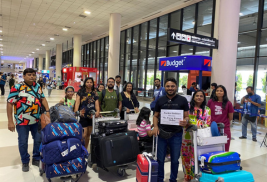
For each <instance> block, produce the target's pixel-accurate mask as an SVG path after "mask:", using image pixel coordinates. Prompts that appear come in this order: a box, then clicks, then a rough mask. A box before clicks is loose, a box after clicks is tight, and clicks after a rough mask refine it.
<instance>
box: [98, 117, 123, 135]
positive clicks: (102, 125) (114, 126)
mask: <svg viewBox="0 0 267 182" xmlns="http://www.w3.org/2000/svg"><path fill="white" fill-rule="evenodd" d="M98 130H99V134H105V135H106V136H108V135H111V134H114V133H121V132H127V130H128V123H127V121H125V120H120V121H99V122H98Z"/></svg>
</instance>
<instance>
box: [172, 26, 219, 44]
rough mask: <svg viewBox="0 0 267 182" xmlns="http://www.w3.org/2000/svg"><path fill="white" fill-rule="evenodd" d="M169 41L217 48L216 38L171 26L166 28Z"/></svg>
mask: <svg viewBox="0 0 267 182" xmlns="http://www.w3.org/2000/svg"><path fill="white" fill-rule="evenodd" d="M168 37H169V41H171V42H176V43H182V44H187V45H193V46H200V47H207V48H210V49H218V40H217V39H215V38H211V37H206V36H203V35H197V34H193V33H189V32H184V31H180V30H176V29H173V28H169V29H168Z"/></svg>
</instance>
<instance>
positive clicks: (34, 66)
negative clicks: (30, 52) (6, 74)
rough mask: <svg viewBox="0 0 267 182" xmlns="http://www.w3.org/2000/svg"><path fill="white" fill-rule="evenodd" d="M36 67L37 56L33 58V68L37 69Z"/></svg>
mask: <svg viewBox="0 0 267 182" xmlns="http://www.w3.org/2000/svg"><path fill="white" fill-rule="evenodd" d="M35 68H36V58H33V69H35ZM14 69H15V67H14Z"/></svg>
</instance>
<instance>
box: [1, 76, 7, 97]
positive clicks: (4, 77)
mask: <svg viewBox="0 0 267 182" xmlns="http://www.w3.org/2000/svg"><path fill="white" fill-rule="evenodd" d="M0 77H1V80H0V88H1V96H2V95H5V84H6V76H5V75H4V74H3V73H2V72H0Z"/></svg>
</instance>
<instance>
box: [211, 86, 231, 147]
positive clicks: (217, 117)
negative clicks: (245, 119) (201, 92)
mask: <svg viewBox="0 0 267 182" xmlns="http://www.w3.org/2000/svg"><path fill="white" fill-rule="evenodd" d="M208 107H209V108H210V109H211V120H212V121H215V122H216V123H223V124H224V125H225V128H224V133H225V134H226V135H227V144H225V151H227V152H228V151H229V148H230V142H231V130H230V122H231V121H232V120H233V113H234V108H233V105H232V103H231V102H230V101H229V99H228V96H227V91H226V89H225V87H224V86H222V85H219V86H217V88H216V89H215V96H214V98H213V99H210V100H209V102H208Z"/></svg>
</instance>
